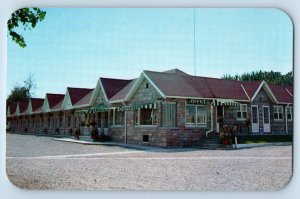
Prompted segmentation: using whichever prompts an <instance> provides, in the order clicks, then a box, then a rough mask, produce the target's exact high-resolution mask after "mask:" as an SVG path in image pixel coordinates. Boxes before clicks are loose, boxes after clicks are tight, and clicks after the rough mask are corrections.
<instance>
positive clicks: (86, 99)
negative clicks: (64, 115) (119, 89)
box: [73, 89, 94, 106]
mask: <svg viewBox="0 0 300 199" xmlns="http://www.w3.org/2000/svg"><path fill="white" fill-rule="evenodd" d="M93 91H94V89H92V90H91V91H90V92H89V93H88V94H87V95H86V96H84V97H83V98H81V99H80V100H79V101H78V102H76V103H75V104H74V105H73V106H82V105H89V104H90V101H91V98H92V95H93Z"/></svg>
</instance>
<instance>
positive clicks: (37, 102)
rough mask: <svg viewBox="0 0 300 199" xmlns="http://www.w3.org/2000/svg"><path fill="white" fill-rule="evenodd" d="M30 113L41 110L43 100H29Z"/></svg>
mask: <svg viewBox="0 0 300 199" xmlns="http://www.w3.org/2000/svg"><path fill="white" fill-rule="evenodd" d="M30 101H31V107H32V112H38V111H40V110H41V109H42V107H43V103H44V99H42V98H30Z"/></svg>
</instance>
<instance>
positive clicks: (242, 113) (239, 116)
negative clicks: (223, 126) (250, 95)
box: [236, 104, 247, 120]
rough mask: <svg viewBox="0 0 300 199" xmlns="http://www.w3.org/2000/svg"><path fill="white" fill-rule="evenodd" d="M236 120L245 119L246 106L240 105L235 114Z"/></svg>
mask: <svg viewBox="0 0 300 199" xmlns="http://www.w3.org/2000/svg"><path fill="white" fill-rule="evenodd" d="M236 118H237V119H239V120H244V119H246V118H247V104H241V105H240V107H239V110H238V111H237V112H236Z"/></svg>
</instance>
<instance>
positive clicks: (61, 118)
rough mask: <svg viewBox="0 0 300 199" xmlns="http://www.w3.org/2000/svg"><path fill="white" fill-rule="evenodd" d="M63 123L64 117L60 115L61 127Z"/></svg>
mask: <svg viewBox="0 0 300 199" xmlns="http://www.w3.org/2000/svg"><path fill="white" fill-rule="evenodd" d="M62 125H63V117H62V116H60V117H59V126H60V127H61V126H62Z"/></svg>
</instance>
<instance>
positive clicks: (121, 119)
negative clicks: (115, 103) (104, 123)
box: [115, 110, 124, 125]
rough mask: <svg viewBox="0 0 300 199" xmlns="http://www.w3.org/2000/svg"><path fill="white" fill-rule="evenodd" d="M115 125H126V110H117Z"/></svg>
mask: <svg viewBox="0 0 300 199" xmlns="http://www.w3.org/2000/svg"><path fill="white" fill-rule="evenodd" d="M115 125H124V111H118V110H115Z"/></svg>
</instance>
